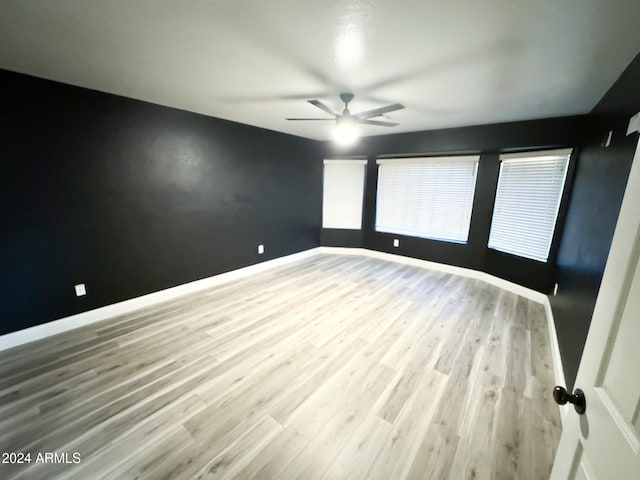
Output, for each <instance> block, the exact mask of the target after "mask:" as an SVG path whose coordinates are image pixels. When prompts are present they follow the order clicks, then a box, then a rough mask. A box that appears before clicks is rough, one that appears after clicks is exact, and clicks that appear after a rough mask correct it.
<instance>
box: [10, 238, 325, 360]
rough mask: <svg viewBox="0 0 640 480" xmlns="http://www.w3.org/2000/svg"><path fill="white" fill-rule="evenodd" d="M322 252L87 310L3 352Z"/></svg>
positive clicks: (37, 329)
mask: <svg viewBox="0 0 640 480" xmlns="http://www.w3.org/2000/svg"><path fill="white" fill-rule="evenodd" d="M318 251H319V248H312V249H310V250H305V251H303V252H299V253H294V254H292V255H287V256H284V257H280V258H275V259H273V260H267V261H265V262H261V263H256V264H254V265H249V266H248V267H243V268H239V269H237V270H232V271H230V272H225V273H221V274H219V275H214V276H212V277H207V278H203V279H201V280H196V281H194V282H189V283H184V284H182V285H178V286H176V287H171V288H167V289H165V290H160V291H159V292H153V293H149V294H147V295H142V296H140V297H136V298H131V299H129V300H125V301H123V302H118V303H114V304H111V305H107V306H105V307H100V308H96V309H93V310H88V311H86V312H82V313H78V314H76V315H71V316H69V317H64V318H61V319H59V320H54V321H51V322H47V323H43V324H41V325H36V326H34V327H29V328H25V329H24V330H18V331H17V332H12V333H7V334H6V335H1V336H0V351H2V350H7V349H9V348H13V347H17V346H19V345H23V344H25V343H30V342H34V341H36V340H40V339H42V338H46V337H50V336H51V335H56V334H58V333H62V332H66V331H68V330H72V329H74V328H78V327H82V326H84V325H89V324H91V323H96V322H100V321H102V320H107V319H109V318H113V317H116V316H118V315H122V314H124V313H129V312H132V311H134V310H139V309H141V308H144V307H148V306H150V305H154V304H157V303H161V302H166V301H167V300H172V299H174V298H177V297H182V296H184V295H188V294H190V293H195V292H198V291H200V290H205V289H207V288H211V287H214V286H216V285H221V284H223V283H227V282H230V281H233V280H237V279H240V278H243V277H247V276H249V275H253V274H255V273H258V272H263V271H265V270H269V269H271V268H274V267H278V266H280V265H285V264H287V263H291V262H295V261H297V260H300V259H302V258H305V257H309V256H311V255H314V254H316V253H318Z"/></svg>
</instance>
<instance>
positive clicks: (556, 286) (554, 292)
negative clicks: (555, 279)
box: [553, 283, 558, 297]
mask: <svg viewBox="0 0 640 480" xmlns="http://www.w3.org/2000/svg"><path fill="white" fill-rule="evenodd" d="M557 294H558V284H557V283H556V284H555V285H554V286H553V296H554V297H555V296H556V295H557Z"/></svg>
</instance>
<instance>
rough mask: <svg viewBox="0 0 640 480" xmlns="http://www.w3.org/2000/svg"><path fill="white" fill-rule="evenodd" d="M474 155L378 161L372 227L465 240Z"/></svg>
mask: <svg viewBox="0 0 640 480" xmlns="http://www.w3.org/2000/svg"><path fill="white" fill-rule="evenodd" d="M478 160H479V157H478V156H472V157H469V156H466V157H429V158H405V159H384V160H378V164H379V165H380V166H379V169H378V195H377V204H376V230H377V231H378V232H389V233H399V234H402V235H409V236H412V237H422V238H431V239H435V240H446V241H451V242H460V243H466V241H467V238H468V237H469V224H470V222H471V210H472V208H473V196H474V193H475V185H476V174H477V171H478Z"/></svg>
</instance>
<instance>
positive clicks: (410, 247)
mask: <svg viewBox="0 0 640 480" xmlns="http://www.w3.org/2000/svg"><path fill="white" fill-rule="evenodd" d="M589 131H590V129H589V123H588V121H587V118H586V117H585V116H574V117H563V118H551V119H543V120H531V121H524V122H512V123H502V124H494V125H483V126H476V127H465V128H453V129H445V130H433V131H425V132H414V133H402V134H394V135H383V136H376V137H368V138H364V139H362V141H361V142H360V143H359V144H358V145H357V146H356V147H354V148H352V149H351V150H350V151H347V152H345V151H341V150H337V149H336V147H334V146H333V145H332V144H331V143H329V142H327V143H325V144H324V146H325V149H326V153H325V155H326V156H327V157H332V156H350V155H359V156H366V157H367V158H368V159H369V161H368V166H367V181H366V189H365V202H364V212H363V230H362V233H361V235H358V234H356V233H353V232H341V231H339V230H323V232H322V237H321V238H322V240H321V241H322V244H323V245H327V246H351V247H359V246H362V247H365V248H369V249H373V250H378V251H383V252H389V253H395V254H399V255H405V256H409V257H413V258H419V259H423V260H429V261H435V262H440V263H446V264H449V265H456V266H461V267H466V268H472V269H475V270H481V271H485V272H488V273H491V274H492V275H496V276H498V277H501V278H505V279H507V280H510V281H513V282H516V283H519V284H521V285H524V286H527V287H529V288H533V289H535V290H538V291H541V292H544V293H548V292H549V291H550V290H551V288H552V286H553V275H554V259H555V254H556V251H557V245H558V242H559V238H560V234H561V231H562V228H561V227H562V221H563V218H564V212H565V210H566V203H567V202H566V201H565V202H564V203H563V206H562V209H561V212H560V218H559V225H560V228H559V229H558V230H557V232H556V240H555V241H554V244H553V247H552V249H551V254H550V260H549V262H548V263H546V264H545V263H541V262H536V261H534V260H528V259H524V258H521V257H518V256H515V255H509V254H505V253H502V252H497V251H494V250H491V249H489V248H487V241H488V238H489V230H490V227H491V215H492V212H493V203H494V198H495V191H496V187H497V181H498V172H499V169H500V164H499V153H501V152H506V151H518V150H528V149H532V150H533V149H542V148H556V147H567V146H576V145H580V144H582V143H583V142H584V141H585V139H586V138H587V135H588V132H589ZM469 153H473V154H477V153H479V154H480V164H479V168H478V178H477V182H476V195H475V197H474V205H473V214H472V218H471V226H470V230H469V240H468V242H467V244H466V245H461V244H456V243H450V242H441V241H433V240H428V239H422V238H415V237H408V236H402V235H395V234H388V233H379V232H376V231H375V208H376V204H375V200H376V188H377V170H378V169H377V166H376V163H375V160H376V158H378V157H380V156H393V155H397V156H410V155H438V154H447V155H450V154H469ZM572 165H573V164H572ZM572 172H573V166H572V167H571V171H570V174H569V177H568V178H569V181H568V184H569V185H570V184H571V177H572ZM569 192H570V188H567V189H566V192H565V197H566V198H567V199H568V195H569ZM394 238H399V239H400V247H399V248H394V247H393V239H394Z"/></svg>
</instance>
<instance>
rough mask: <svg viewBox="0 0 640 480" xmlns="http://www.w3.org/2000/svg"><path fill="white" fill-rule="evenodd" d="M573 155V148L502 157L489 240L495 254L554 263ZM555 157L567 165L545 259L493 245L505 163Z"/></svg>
mask: <svg viewBox="0 0 640 480" xmlns="http://www.w3.org/2000/svg"><path fill="white" fill-rule="evenodd" d="M573 155H574V149H573V148H560V149H547V150H530V151H526V152H518V153H506V154H501V155H500V171H499V173H498V179H497V182H496V193H495V197H494V202H493V209H492V212H491V221H490V224H489V235H488V238H487V248H488V249H490V250H493V251H495V252H499V253H502V254H507V255H513V256H515V257H518V258H521V259H524V260H529V261H534V262H537V263H540V264H544V265H548V264H549V261H550V260H552V261H553V258H554V256H555V253H556V252H555V250H556V247H557V245H556V243H557V235H558V232H559V228H560V222H561V220H562V218H563V216H564V213H565V212H564V210H565V209H566V208H565V207H566V206H565V205H564V203H565V197H566V196H567V194H568V192H569V190H570V185H568V183H570V182H571V179H572V175H573V174H572V173H571V172H572V168H573V161H572V160H573ZM553 157H563V158H562V159H563V160H564V161H565V165H564V172H563V176H562V181H561V186H560V189H559V192H558V196H557V199H556V202H555V213H554V221H553V226H552V228H551V231H550V234H549V237H548V238H547V241H548V248H547V252H546V257H545V258H544V259H543V258H542V257H541V256H537V255H535V254H532V253H529V254H526V253H523V252H522V251H520V252H518V251H517V249H516V248H513V249H509V248H504V247H502V248H500V247H498V246H496V245H495V244H494V245H492V241H491V237H492V231H493V225H494V218H495V215H496V207H497V204H498V201H499V199H498V195H499V192H500V180H501V178H502V173H503V168H504V165H505V163H504V162H509V163H515V162H517V161H519V160H525V161H526V160H529V161H531V160H534V159H541V160H544V159H546V160H547V161H548V160H551V159H553ZM558 159H559V158H558Z"/></svg>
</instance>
